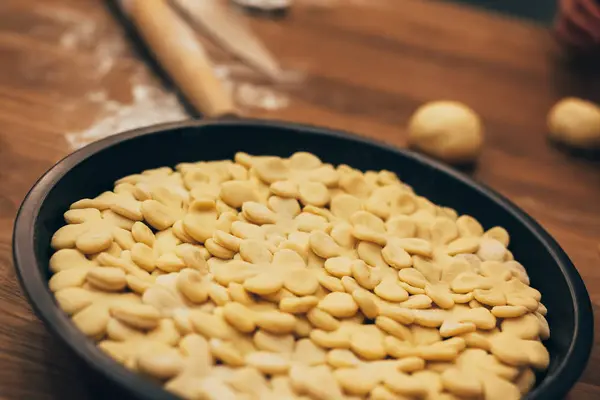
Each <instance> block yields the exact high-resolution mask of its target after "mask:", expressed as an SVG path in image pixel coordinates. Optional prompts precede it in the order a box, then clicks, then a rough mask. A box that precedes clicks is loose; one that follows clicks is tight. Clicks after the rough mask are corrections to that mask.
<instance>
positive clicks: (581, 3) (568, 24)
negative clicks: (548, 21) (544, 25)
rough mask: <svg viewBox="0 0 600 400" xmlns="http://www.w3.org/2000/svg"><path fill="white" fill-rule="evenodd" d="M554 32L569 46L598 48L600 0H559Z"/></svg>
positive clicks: (599, 44) (599, 47)
mask: <svg viewBox="0 0 600 400" xmlns="http://www.w3.org/2000/svg"><path fill="white" fill-rule="evenodd" d="M555 33H556V35H557V37H558V39H559V40H560V41H561V42H563V43H565V44H567V45H569V46H573V47H576V48H579V49H581V50H587V49H599V50H600V1H598V0H560V5H559V13H558V17H557V19H556V24H555Z"/></svg>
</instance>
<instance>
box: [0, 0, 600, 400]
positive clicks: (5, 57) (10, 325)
mask: <svg viewBox="0 0 600 400" xmlns="http://www.w3.org/2000/svg"><path fill="white" fill-rule="evenodd" d="M248 20H249V21H250V22H249V23H250V24H251V25H252V27H253V28H254V30H255V32H256V33H257V34H258V35H259V36H260V37H261V38H262V39H263V40H264V41H265V42H266V44H267V45H268V46H269V48H270V49H271V50H272V51H273V52H274V53H275V54H276V56H277V57H278V59H279V60H280V61H281V62H282V64H283V65H284V67H285V68H286V69H289V70H291V71H294V72H295V76H296V77H297V79H296V80H295V81H292V82H291V83H286V84H279V85H277V86H276V87H271V86H269V85H267V83H265V82H262V81H261V80H260V78H259V77H256V76H255V75H253V74H252V73H251V72H249V71H246V70H245V69H244V68H243V67H241V66H239V65H238V64H236V62H235V60H231V59H228V58H227V57H226V56H224V55H223V54H220V53H219V51H218V49H216V48H214V47H211V48H210V51H211V54H213V55H214V56H215V57H216V59H217V60H218V62H219V63H223V64H220V65H226V66H228V68H229V70H226V71H234V72H235V73H232V75H231V76H233V77H230V79H231V80H232V82H233V83H232V84H233V85H234V87H235V88H237V89H238V91H240V93H241V94H243V92H244V91H246V92H248V90H249V88H255V89H256V88H257V87H258V88H262V89H265V90H273V91H274V93H276V94H277V95H278V96H279V97H278V98H279V99H280V100H281V99H282V98H283V99H287V101H288V104H287V106H285V107H281V105H282V104H285V102H284V103H281V102H277V103H276V105H275V106H274V105H273V104H271V103H272V102H271V103H270V102H269V101H266V103H264V104H262V106H261V107H256V106H253V104H254V103H252V102H248V101H246V103H245V104H246V106H245V107H244V112H245V113H246V114H247V115H251V116H255V117H265V118H277V119H284V120H291V121H298V122H304V123H311V124H317V125H324V126H328V127H333V128H340V129H345V130H349V131H354V132H357V133H359V134H362V135H367V136H370V137H374V138H377V139H381V140H384V141H386V142H389V143H393V144H395V145H398V146H403V145H404V144H405V141H406V136H405V131H404V126H405V124H406V121H407V118H408V117H409V115H410V114H411V112H412V111H414V109H415V108H416V107H417V106H418V105H419V104H421V103H423V102H425V101H428V100H436V99H454V100H459V101H463V102H465V103H467V104H469V105H471V106H473V107H474V108H475V109H476V110H477V112H479V113H480V114H481V115H482V117H483V119H484V121H485V125H486V131H487V132H486V134H487V142H486V146H485V149H484V153H483V156H482V158H481V162H480V163H479V165H478V167H477V168H476V170H475V171H474V172H473V175H474V177H475V178H476V179H477V180H480V181H482V182H485V183H486V184H488V185H490V186H491V187H493V188H494V189H496V190H498V191H499V192H500V193H502V194H504V195H505V196H507V197H508V198H510V199H511V200H512V201H514V202H515V203H516V204H517V205H519V206H520V207H522V208H523V209H524V210H525V211H526V212H528V213H530V214H531V215H532V216H533V217H534V218H535V219H537V220H538V221H539V222H540V223H541V224H542V225H543V226H544V227H545V228H546V229H547V230H548V231H549V232H550V233H551V234H552V235H553V236H554V237H555V238H556V239H557V240H558V242H559V243H560V244H561V245H562V246H563V248H564V249H565V250H566V252H567V253H568V254H569V256H570V257H571V259H572V260H573V262H574V263H575V264H576V266H577V267H578V269H579V271H580V273H581V275H582V276H583V278H584V280H585V282H586V285H587V287H588V290H589V291H590V294H591V297H592V301H593V303H594V310H595V311H596V312H598V311H599V308H600V268H598V264H599V263H600V255H599V243H600V163H598V162H597V161H596V162H594V161H590V160H588V159H586V158H582V157H577V156H573V155H569V154H566V153H565V152H563V151H560V150H558V149H557V148H555V147H554V146H551V145H550V144H549V143H547V141H546V138H545V130H546V128H545V116H546V113H547V111H548V109H549V108H550V107H551V105H552V104H553V103H554V102H555V101H557V100H558V99H559V98H561V97H564V96H569V95H576V96H581V97H586V98H589V99H592V100H595V101H600V72H598V71H600V68H599V67H598V66H597V65H596V66H594V65H591V64H588V65H585V63H583V64H581V63H577V64H576V63H573V62H571V61H570V58H569V57H567V56H566V55H565V54H564V52H563V51H562V49H560V48H559V47H558V46H557V45H556V44H555V43H554V41H553V39H552V37H551V35H550V33H549V32H547V31H546V30H545V29H544V28H542V27H539V26H536V25H528V24H526V23H525V22H522V21H516V20H509V19H506V18H505V17H501V16H496V15H493V14H487V13H484V12H482V11H476V10H474V9H469V8H465V7H463V6H458V5H453V4H449V3H438V2H434V1H425V0H369V1H356V0H352V1H351V0H337V1H334V0H328V1H327V0H319V1H317V0H297V1H296V5H295V8H294V9H293V11H292V12H291V13H290V14H289V15H287V16H286V17H285V18H280V19H276V20H270V19H266V18H264V17H256V16H254V17H251V18H248ZM149 65H151V64H149V63H148V60H147V59H145V58H144V56H143V52H140V50H139V49H137V48H135V47H134V46H133V45H131V41H130V40H129V37H128V36H127V32H126V30H125V29H124V28H123V25H122V24H121V23H119V22H118V20H117V19H116V18H115V15H114V14H113V12H112V11H111V9H110V7H107V5H106V3H104V2H102V1H98V0H2V1H0V398H2V399H65V398H69V399H70V398H78V399H87V398H99V396H100V395H99V393H100V392H99V391H97V390H96V389H95V388H94V387H93V386H90V385H89V384H88V381H87V377H88V373H87V372H86V369H85V368H83V366H82V365H81V364H80V363H79V362H78V361H77V360H76V359H75V358H74V357H73V356H72V355H71V354H70V353H69V352H68V351H67V350H66V349H65V348H64V347H63V346H62V345H61V344H60V343H59V342H58V341H57V340H56V339H55V338H54V337H52V336H51V335H50V334H49V333H48V331H47V330H46V329H45V327H44V326H43V325H42V323H41V322H40V321H39V320H38V318H36V316H35V315H34V314H33V313H32V312H31V309H30V307H29V305H28V303H27V301H26V300H25V298H24V297H23V294H22V292H21V289H20V287H19V285H18V283H17V281H16V278H15V274H14V271H13V267H12V260H11V233H12V223H13V220H14V217H15V214H16V212H17V208H18V206H19V204H20V202H21V200H22V199H23V197H24V195H25V194H26V192H27V190H28V189H29V188H30V187H31V185H32V184H33V183H34V182H35V180H36V179H37V178H38V177H39V176H40V175H41V174H42V173H43V172H44V171H45V170H46V169H48V168H49V167H50V166H51V165H52V164H53V163H55V162H56V161H58V160H59V159H60V158H61V157H63V156H65V155H66V154H68V153H69V152H70V151H71V150H72V146H73V143H75V142H77V140H79V139H82V138H83V139H85V138H87V139H86V140H89V139H90V138H92V139H93V138H98V137H100V136H101V135H102V134H103V133H102V129H101V128H102V127H103V126H104V125H102V123H105V125H106V124H108V123H109V122H111V120H110V118H113V119H116V120H117V122H115V121H114V120H113V121H112V123H113V125H110V124H108V128H106V126H104V128H103V129H104V130H105V131H106V130H107V129H108V131H110V130H111V129H113V130H114V129H120V128H122V125H119V124H118V119H119V115H121V114H119V112H122V109H123V108H124V107H125V110H127V108H126V107H127V106H128V104H130V103H132V102H136V101H137V102H140V101H142V100H144V99H146V97H148V96H149V94H148V93H150V94H151V95H152V96H151V97H152V99H153V100H152V101H153V103H152V104H154V106H156V105H157V104H158V111H157V112H156V115H150V116H148V115H146V118H145V119H144V118H142V117H140V118H139V121H134V122H133V124H134V125H142V124H145V123H148V121H153V120H154V119H153V118H154V117H161V115H162V114H161V113H162V111H164V110H162V106H161V104H163V103H161V101H162V100H163V98H164V99H167V100H168V99H171V100H169V101H170V102H167V103H165V104H167V105H168V107H173V101H172V100H173V99H172V97H169V96H172V94H170V89H169V87H168V83H166V82H164V81H163V80H161V79H160V78H159V77H158V76H159V75H156V74H155V71H154V70H153V69H152V68H151V67H149ZM594 71H596V72H594ZM225 75H227V74H225ZM234 75H235V76H234ZM136 85H137V86H136ZM140 85H141V87H142V88H141V89H140ZM136 87H137V88H138V89H137V91H136V90H135V88H136ZM140 91H141V92H140ZM268 93H271V92H268ZM246 94H247V93H246ZM144 96H146V97H144ZM246 97H247V96H246ZM140 99H142V100H140ZM246 100H247V99H246ZM267 100H268V99H267ZM144 101H146V100H144ZM165 101H166V100H165ZM254 105H256V104H254ZM165 107H167V106H165ZM119 110H121V111H119ZM110 113H112V114H110ZM111 115H112V117H111ZM115 115H116V116H115ZM178 115H179V114H176V115H175V116H166V117H165V118H170V119H176V118H179V116H178ZM107 118H108V120H107ZM161 118H162V117H161ZM107 121H108V122H107ZM115 124H116V125H115ZM90 126H93V127H95V130H94V129H92V130H90ZM77 132H79V133H77ZM86 132H87V133H86ZM69 133H71V135H70V136H69V135H68V134H69ZM83 139H82V140H83ZM74 141H75V142H74ZM596 328H597V329H596V330H597V331H600V329H598V328H600V326H598V324H596ZM595 344H596V346H595V349H594V352H593V354H592V356H591V361H590V364H589V366H588V368H587V370H586V372H585V373H584V374H583V376H582V378H581V380H580V382H579V383H578V384H577V385H576V386H575V388H574V389H573V391H572V394H571V396H570V397H571V398H572V399H599V398H600V347H599V346H598V344H599V341H598V339H596V341H595Z"/></svg>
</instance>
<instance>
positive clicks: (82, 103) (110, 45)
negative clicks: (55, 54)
mask: <svg viewBox="0 0 600 400" xmlns="http://www.w3.org/2000/svg"><path fill="white" fill-rule="evenodd" d="M35 12H36V13H38V15H40V16H42V17H43V18H44V19H46V20H47V21H49V27H50V28H52V30H57V29H59V30H60V32H59V33H60V34H59V35H58V36H57V44H58V45H59V46H60V47H61V48H62V49H63V50H65V51H67V52H78V51H85V52H86V53H88V54H89V53H91V54H92V57H93V59H94V63H93V67H92V68H90V70H85V71H82V72H81V74H85V76H86V78H88V81H89V83H90V84H89V86H90V87H93V88H94V90H93V91H91V92H88V93H85V94H84V95H83V98H82V99H79V100H78V101H77V102H76V103H73V104H65V105H64V109H65V110H68V112H71V113H73V112H78V111H79V110H87V109H88V108H90V107H92V108H95V109H97V110H98V111H97V113H96V114H95V115H94V116H93V118H92V121H91V124H90V125H89V126H88V127H86V128H85V129H77V130H74V131H72V132H68V133H66V134H65V139H66V141H67V143H68V144H69V146H70V147H71V148H72V149H74V150H75V149H78V148H80V147H83V146H85V145H87V144H89V143H92V142H94V141H96V140H100V139H103V138H105V137H108V136H110V135H113V134H116V133H120V132H123V131H126V130H130V129H135V128H140V127H145V126H150V125H154V124H158V123H164V122H173V121H180V120H185V119H189V118H190V116H189V115H188V114H187V113H186V111H185V109H184V107H183V106H182V105H181V104H180V103H179V99H178V98H177V96H175V94H173V93H171V92H169V91H167V90H166V89H165V88H164V87H163V86H162V85H161V84H160V83H159V82H158V81H157V80H156V78H155V77H154V76H153V74H152V72H151V71H150V70H149V69H148V68H147V67H146V66H145V65H144V64H143V63H141V62H137V61H134V65H130V66H129V67H130V68H129V69H130V71H132V72H131V73H130V74H128V76H129V79H128V80H127V81H126V82H123V87H124V88H125V91H127V90H129V91H130V92H131V95H130V96H129V97H130V98H131V101H130V102H125V101H122V100H117V99H115V98H113V97H112V96H111V94H110V93H112V92H110V91H109V87H108V86H107V83H105V81H106V78H107V77H108V76H109V74H110V73H111V72H113V70H114V69H115V68H117V67H122V66H123V60H124V59H125V58H127V57H128V56H129V57H130V48H129V46H130V45H129V43H128V41H127V38H126V37H124V36H123V34H122V31H121V30H120V29H115V27H114V22H113V21H111V20H110V18H111V17H110V16H107V17H106V18H105V19H102V20H101V19H97V18H93V17H91V16H89V15H87V14H85V13H83V12H80V11H76V10H74V9H70V8H65V7H62V8H61V7H48V6H44V5H41V6H40V7H38V8H36V10H35ZM42 28H44V27H42ZM240 70H243V71H244V73H242V74H240V73H238V72H239V71H240ZM215 72H216V74H217V76H219V78H220V79H221V80H222V81H223V83H224V85H225V87H226V89H227V90H230V91H231V92H232V95H233V98H234V100H235V101H236V103H237V104H238V106H239V107H240V108H241V109H242V110H245V109H246V110H248V109H250V110H251V109H263V110H269V111H273V110H278V109H281V108H285V107H287V106H288V105H289V98H288V97H287V96H286V95H285V94H284V93H282V92H279V91H277V90H275V89H274V87H273V85H271V84H268V83H257V80H256V74H253V73H251V74H248V69H247V68H246V67H244V66H241V65H239V64H237V65H220V66H217V67H216V71H215ZM113 85H114V84H113ZM86 87H87V85H86Z"/></svg>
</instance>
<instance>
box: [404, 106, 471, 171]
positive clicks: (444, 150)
mask: <svg viewBox="0 0 600 400" xmlns="http://www.w3.org/2000/svg"><path fill="white" fill-rule="evenodd" d="M408 133H409V136H408V144H409V146H410V147H412V148H413V149H415V150H418V151H421V152H423V153H426V154H428V155H430V156H432V157H435V158H438V159H440V160H442V161H445V162H448V163H452V164H459V163H469V162H473V161H475V160H476V159H477V157H478V156H479V153H481V148H482V146H483V126H482V124H481V120H480V118H479V116H478V115H477V114H476V113H475V111H473V110H472V109H470V108H469V107H467V106H466V105H464V104H462V103H459V102H456V101H433V102H430V103H426V104H424V105H422V106H421V107H419V108H418V109H417V111H415V113H414V114H413V116H412V117H411V119H410V121H409V124H408Z"/></svg>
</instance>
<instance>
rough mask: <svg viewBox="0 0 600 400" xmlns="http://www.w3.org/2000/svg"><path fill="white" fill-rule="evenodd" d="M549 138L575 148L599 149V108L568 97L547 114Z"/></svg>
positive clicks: (587, 102) (590, 103)
mask: <svg viewBox="0 0 600 400" xmlns="http://www.w3.org/2000/svg"><path fill="white" fill-rule="evenodd" d="M548 128H549V134H550V137H552V138H553V139H555V140H557V141H559V142H562V143H565V144H567V145H569V146H572V147H577V148H600V106H598V105H596V104H594V103H592V102H589V101H585V100H582V99H578V98H575V97H568V98H565V99H562V100H561V101H559V102H558V103H556V104H555V105H554V107H552V109H550V112H549V113H548Z"/></svg>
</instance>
